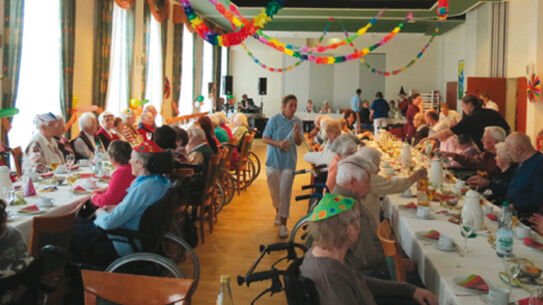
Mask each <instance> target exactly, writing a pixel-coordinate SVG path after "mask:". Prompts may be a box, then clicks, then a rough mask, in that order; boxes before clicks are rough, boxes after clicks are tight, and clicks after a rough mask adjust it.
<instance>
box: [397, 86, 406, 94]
mask: <svg viewBox="0 0 543 305" xmlns="http://www.w3.org/2000/svg"><path fill="white" fill-rule="evenodd" d="M400 94H403V95H407V93H405V90H404V89H403V86H402V88H401V89H400V93H398V95H400Z"/></svg>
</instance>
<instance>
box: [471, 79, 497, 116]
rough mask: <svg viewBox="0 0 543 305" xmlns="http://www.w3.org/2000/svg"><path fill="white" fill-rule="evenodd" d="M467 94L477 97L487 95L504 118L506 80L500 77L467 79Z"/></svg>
mask: <svg viewBox="0 0 543 305" xmlns="http://www.w3.org/2000/svg"><path fill="white" fill-rule="evenodd" d="M467 92H468V93H469V94H475V95H477V96H479V94H481V93H484V92H486V93H488V95H489V96H490V99H491V100H493V101H494V102H495V103H496V104H498V108H499V109H500V114H501V115H502V116H503V117H505V100H506V92H507V79H506V78H502V77H468V86H467Z"/></svg>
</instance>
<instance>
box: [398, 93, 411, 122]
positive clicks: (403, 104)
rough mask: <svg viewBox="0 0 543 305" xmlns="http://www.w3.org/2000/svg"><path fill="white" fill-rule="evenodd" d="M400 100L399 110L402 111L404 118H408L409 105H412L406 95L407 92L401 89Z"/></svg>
mask: <svg viewBox="0 0 543 305" xmlns="http://www.w3.org/2000/svg"><path fill="white" fill-rule="evenodd" d="M399 95H400V98H399V99H398V108H399V109H400V111H401V113H402V116H404V117H405V116H406V114H407V108H409V105H411V103H410V101H409V98H408V97H407V94H406V93H405V90H404V89H403V86H402V88H401V89H400V93H399Z"/></svg>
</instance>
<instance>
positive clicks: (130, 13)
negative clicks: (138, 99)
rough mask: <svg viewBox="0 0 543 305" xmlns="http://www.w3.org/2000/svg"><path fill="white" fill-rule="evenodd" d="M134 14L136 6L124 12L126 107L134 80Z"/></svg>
mask: <svg viewBox="0 0 543 305" xmlns="http://www.w3.org/2000/svg"><path fill="white" fill-rule="evenodd" d="M135 12H136V6H135V5H132V6H131V7H130V8H129V9H127V10H126V24H127V27H126V53H127V61H126V69H127V74H128V100H127V101H126V107H128V106H129V104H128V101H129V100H130V99H131V98H132V87H133V79H134V39H135V35H134V33H135V26H136V22H135V19H134V16H135V14H136V13H135Z"/></svg>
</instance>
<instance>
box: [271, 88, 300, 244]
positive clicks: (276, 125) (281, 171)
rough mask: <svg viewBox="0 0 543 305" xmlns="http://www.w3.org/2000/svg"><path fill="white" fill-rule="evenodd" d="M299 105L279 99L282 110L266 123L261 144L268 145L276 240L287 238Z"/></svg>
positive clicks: (289, 98)
mask: <svg viewBox="0 0 543 305" xmlns="http://www.w3.org/2000/svg"><path fill="white" fill-rule="evenodd" d="M297 106H298V101H297V99H296V96H295V95H287V96H285V97H284V98H283V100H282V111H281V113H279V114H276V115H275V116H273V117H272V118H271V119H270V120H269V121H268V124H266V128H265V129H264V134H263V142H264V143H265V144H267V145H268V153H267V156H266V175H267V178H268V189H269V190H270V195H271V198H272V202H273V206H274V207H275V211H276V213H277V214H276V216H275V222H274V224H275V225H276V226H279V237H281V238H287V237H288V229H287V218H288V217H289V210H290V197H291V196H292V183H293V181H294V170H295V169H296V161H297V155H296V145H300V144H302V142H303V136H302V133H301V126H302V121H301V120H300V119H298V118H297V117H295V116H294V113H296V109H297Z"/></svg>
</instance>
